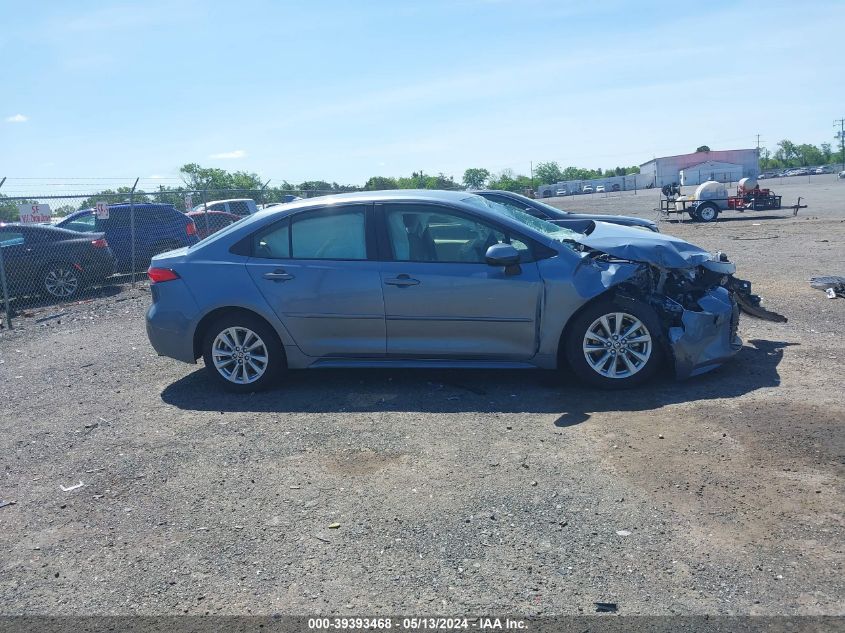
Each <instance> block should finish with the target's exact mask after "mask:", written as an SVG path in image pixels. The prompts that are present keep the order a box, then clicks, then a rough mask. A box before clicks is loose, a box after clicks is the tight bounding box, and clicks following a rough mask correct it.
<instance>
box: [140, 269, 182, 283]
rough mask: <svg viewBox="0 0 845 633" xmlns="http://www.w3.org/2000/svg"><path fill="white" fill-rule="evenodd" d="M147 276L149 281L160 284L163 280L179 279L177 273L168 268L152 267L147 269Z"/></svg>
mask: <svg viewBox="0 0 845 633" xmlns="http://www.w3.org/2000/svg"><path fill="white" fill-rule="evenodd" d="M147 277H149V278H150V283H153V284H160V283H164V282H165V281H173V280H174V279H179V275H178V274H176V272H175V271H173V270H170V269H169V268H152V267H150V269H149V270H147Z"/></svg>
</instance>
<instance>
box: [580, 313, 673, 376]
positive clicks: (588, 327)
mask: <svg viewBox="0 0 845 633" xmlns="http://www.w3.org/2000/svg"><path fill="white" fill-rule="evenodd" d="M659 328H660V324H659V322H658V320H657V316H656V315H655V313H654V310H652V309H651V308H650V307H649V306H648V305H646V304H644V303H639V302H632V303H630V304H628V305H625V306H624V307H623V306H620V305H616V304H615V303H614V302H613V301H610V300H603V301H598V302H596V303H594V304H592V305H590V306H588V307H587V308H586V309H584V310H582V311H581V312H580V313H579V314H578V315H576V316H575V318H574V321H573V322H572V324H571V325H570V326H569V328H568V336H567V340H566V357H567V360H568V361H569V366H570V367H571V368H572V370H573V371H574V372H575V374H576V375H577V376H578V377H579V378H580V379H581V380H583V381H584V382H586V383H589V384H591V385H594V386H596V387H602V388H604V389H625V388H628V387H633V386H635V385H639V384H642V383H643V382H645V381H646V380H648V379H649V378H651V377H652V376H653V375H654V373H655V372H656V371H657V369H658V368H659V366H660V362H661V349H660V345H659V341H658V335H659V332H660V329H659Z"/></svg>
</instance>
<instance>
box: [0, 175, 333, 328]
mask: <svg viewBox="0 0 845 633" xmlns="http://www.w3.org/2000/svg"><path fill="white" fill-rule="evenodd" d="M135 184H136V185H137V181H136V183H135ZM2 185H3V180H2V179H0V290H2V294H0V313H2V315H3V320H2V323H3V325H4V326H5V327H8V328H12V327H13V323H14V317H15V315H16V314H18V313H19V312H20V311H21V310H23V309H24V308H30V307H33V306H47V305H53V304H62V303H67V302H74V301H79V300H80V299H87V298H91V297H97V296H108V295H114V294H116V293H115V292H114V288H115V287H116V286H117V287H119V286H122V285H129V286H131V287H135V286H136V285H137V284H139V283H146V275H145V272H146V270H147V268H148V267H149V265H150V260H151V259H152V257H153V256H155V255H157V254H159V253H164V252H167V251H170V250H173V249H176V248H180V247H183V246H190V245H192V244H195V243H197V242H198V241H199V240H201V239H203V238H205V237H207V236H209V235H212V234H213V233H215V232H217V231H219V230H221V229H223V228H225V227H226V226H228V225H230V224H232V223H233V222H236V221H237V220H238V219H240V218H241V217H243V216H245V215H249V214H251V213H254V212H256V211H258V210H260V209H263V208H266V207H269V206H272V205H275V204H285V203H287V202H291V201H293V200H295V199H298V198H305V197H314V196H320V195H327V194H330V193H337V191H328V190H307V191H300V190H282V191H280V190H278V189H274V190H267V189H225V190H221V189H213V190H212V189H204V190H182V189H180V190H173V189H165V188H163V187H162V188H161V189H160V190H159V191H143V190H140V189H138V188H137V186H134V187H131V188H130V187H124V188H123V189H124V190H123V191H119V192H117V193H115V192H113V191H109V192H100V193H55V192H54V193H48V194H45V193H43V191H42V192H40V193H32V194H28V195H19V193H20V192H19V191H15V192H14V193H15V195H4V192H3V190H2ZM10 193H11V192H10ZM118 289H119V288H118Z"/></svg>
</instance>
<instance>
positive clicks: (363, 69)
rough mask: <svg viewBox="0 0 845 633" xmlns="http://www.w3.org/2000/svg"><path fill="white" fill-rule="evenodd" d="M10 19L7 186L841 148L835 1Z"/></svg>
mask: <svg viewBox="0 0 845 633" xmlns="http://www.w3.org/2000/svg"><path fill="white" fill-rule="evenodd" d="M0 8H2V15H3V23H4V28H3V29H2V30H0V59H2V63H0V80H2V94H3V99H2V106H0V177H2V176H4V175H6V176H9V177H10V181H11V179H12V178H23V177H29V178H41V177H44V178H47V177H49V178H51V179H61V178H68V179H70V178H82V179H83V180H84V179H88V178H90V179H99V178H103V179H105V178H127V179H128V178H130V177H134V176H141V177H142V178H143V179H144V183H145V184H146V185H147V186H149V181H150V180H151V179H154V178H155V177H161V178H162V181H163V182H168V181H169V180H173V179H175V178H176V177H177V172H178V168H179V166H180V165H182V164H184V163H187V162H197V163H200V164H202V165H205V166H215V167H222V168H225V169H230V170H247V171H256V172H258V173H259V174H261V175H262V176H264V177H265V178H271V179H272V180H273V181H274V182H280V181H281V180H283V179H286V180H288V181H291V182H300V181H302V180H305V179H325V180H329V181H337V182H340V183H363V182H364V181H365V180H366V179H367V178H368V177H369V176H372V175H405V174H410V172H411V171H413V170H419V169H423V170H425V171H426V172H427V173H436V172H438V171H443V172H445V173H447V174H452V175H454V176H455V177H456V178H460V176H461V175H462V173H463V170H464V169H466V168H467V167H487V168H488V169H490V170H491V171H494V172H495V171H499V170H502V169H505V168H511V169H514V170H516V171H518V172H521V173H527V172H528V169H529V162H530V161H534V162H535V163H536V162H538V161H545V160H556V161H558V162H559V163H560V164H561V165H562V166H566V165H578V166H585V167H603V168H605V167H610V166H615V165H628V164H638V163H641V162H644V161H646V160H648V159H650V158H652V157H653V156H655V155H665V154H673V153H684V152H686V151H692V150H694V149H695V147H696V146H698V145H700V144H708V145H710V146H711V147H713V148H714V149H725V148H734V147H753V146H754V145H755V143H756V134H758V133H759V134H760V135H761V137H762V139H763V144H764V145H766V146H768V147H770V148H774V146H775V143H776V142H777V141H778V140H779V139H781V138H789V139H791V140H794V141H796V142H811V143H821V142H834V139H833V133H834V130H833V120H834V119H836V118H839V117H842V116H845V80H843V77H845V73H843V70H845V61H843V60H845V54H843V49H842V44H841V42H842V25H843V24H845V2H842V1H841V0H835V1H828V2H824V1H813V0H809V1H803V2H721V1H719V0H715V1H710V2H707V3H681V2H648V1H644V2H630V3H629V2H621V1H616V0H602V1H601V2H593V3H588V2H572V3H569V2H561V1H551V0H550V1H545V0H519V1H516V0H513V1H511V0H450V1H446V0H427V1H424V2H423V1H409V2H401V1H399V0H393V1H384V2H382V1H380V0H373V1H367V2H320V1H319V0H312V1H310V2H283V1H276V2H270V1H265V2H262V1H257V0H241V1H239V2H231V1H226V2H216V1H208V2H200V1H199V0H194V1H191V0H185V1H180V2H167V1H164V0H148V1H145V2H137V3H121V2H95V1H85V0H78V1H75V2H58V1H50V0H44V1H42V2H37V3H35V2H33V3H24V2H22V1H20V0H0ZM45 182H46V181H45ZM4 189H5V188H4ZM6 193H11V192H10V191H9V190H7V189H6Z"/></svg>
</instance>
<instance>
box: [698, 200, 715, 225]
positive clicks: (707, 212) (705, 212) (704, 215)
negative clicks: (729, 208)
mask: <svg viewBox="0 0 845 633" xmlns="http://www.w3.org/2000/svg"><path fill="white" fill-rule="evenodd" d="M695 217H696V219H697V220H698V221H699V222H715V221H716V218H718V217H719V207H717V206H716V205H715V204H713V203H712V202H705V203H704V204H700V205H698V206H697V207H696V208H695Z"/></svg>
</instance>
